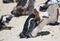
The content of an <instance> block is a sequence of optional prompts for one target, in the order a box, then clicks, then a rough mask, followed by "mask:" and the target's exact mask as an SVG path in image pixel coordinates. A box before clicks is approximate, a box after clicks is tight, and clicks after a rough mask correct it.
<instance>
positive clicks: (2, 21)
mask: <svg viewBox="0 0 60 41" xmlns="http://www.w3.org/2000/svg"><path fill="white" fill-rule="evenodd" d="M12 17H13V15H2V16H1V18H0V30H1V29H3V28H9V29H11V26H10V24H9V22H10V21H11V19H12Z"/></svg>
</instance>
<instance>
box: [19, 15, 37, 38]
mask: <svg viewBox="0 0 60 41" xmlns="http://www.w3.org/2000/svg"><path fill="white" fill-rule="evenodd" d="M36 26H37V23H36V20H35V15H34V14H30V15H29V17H28V18H27V19H26V21H25V23H24V27H23V30H22V32H21V33H20V35H19V36H20V38H30V37H32V36H31V32H32V30H33V29H34V28H35V27H36Z"/></svg>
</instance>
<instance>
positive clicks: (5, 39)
mask: <svg viewBox="0 0 60 41" xmlns="http://www.w3.org/2000/svg"><path fill="white" fill-rule="evenodd" d="M43 2H45V0H36V3H35V6H37V5H38V4H40V3H43ZM15 6H16V3H8V4H3V3H2V0H0V17H1V15H5V14H10V12H11V10H12V9H13V8H14V7H15ZM27 17H28V16H21V17H18V18H16V17H13V18H12V20H11V21H10V25H11V26H12V27H13V28H12V29H11V30H2V31H0V41H60V25H55V26H51V25H45V26H44V28H43V29H42V31H48V32H49V34H47V35H43V36H41V35H40V36H38V37H36V38H28V39H26V38H23V39H21V38H20V37H19V34H20V32H21V31H22V29H23V25H24V22H25V21H26V19H27ZM58 21H59V22H60V17H59V20H58Z"/></svg>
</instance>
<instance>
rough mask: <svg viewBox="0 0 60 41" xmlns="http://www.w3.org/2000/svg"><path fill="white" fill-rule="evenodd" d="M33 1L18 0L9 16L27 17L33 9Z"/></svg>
mask: <svg viewBox="0 0 60 41" xmlns="http://www.w3.org/2000/svg"><path fill="white" fill-rule="evenodd" d="M34 3H35V0H19V2H18V3H17V5H16V7H15V8H14V9H13V10H12V11H11V14H13V15H15V16H16V17H19V16H23V15H29V14H31V13H32V10H33V8H34Z"/></svg>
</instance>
